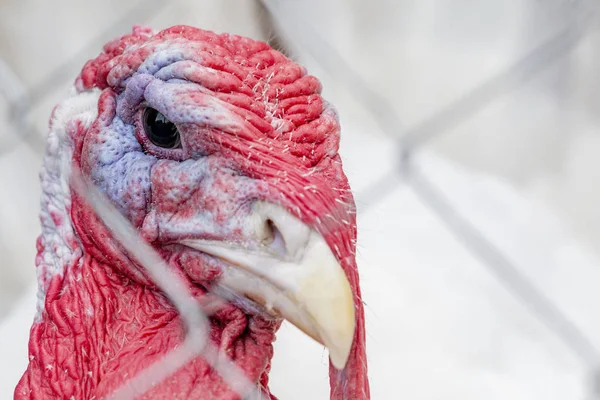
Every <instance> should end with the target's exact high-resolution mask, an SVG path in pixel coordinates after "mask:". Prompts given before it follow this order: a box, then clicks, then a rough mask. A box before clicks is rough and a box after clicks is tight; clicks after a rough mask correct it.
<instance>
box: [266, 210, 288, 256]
mask: <svg viewBox="0 0 600 400" xmlns="http://www.w3.org/2000/svg"><path fill="white" fill-rule="evenodd" d="M265 224H266V228H267V229H266V231H267V232H268V234H267V238H266V240H264V243H265V245H267V246H268V247H269V248H270V249H271V250H273V251H275V253H276V254H278V255H280V256H285V254H286V251H285V241H284V240H283V235H282V234H281V232H280V231H279V229H277V226H276V225H275V223H274V222H273V220H272V219H267V220H266V221H265Z"/></svg>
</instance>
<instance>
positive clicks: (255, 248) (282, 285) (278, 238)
mask: <svg viewBox="0 0 600 400" xmlns="http://www.w3.org/2000/svg"><path fill="white" fill-rule="evenodd" d="M249 222H250V226H251V227H252V231H253V232H252V236H253V240H252V241H251V242H249V243H248V244H239V243H229V242H222V241H215V240H202V239H185V240H183V241H181V244H183V245H186V246H188V247H191V248H194V249H196V250H199V251H202V252H204V253H206V254H210V255H212V256H214V257H217V258H219V259H221V260H222V261H224V262H225V264H226V268H225V270H224V271H223V274H222V276H221V278H220V280H219V284H218V289H219V290H220V294H221V295H223V296H225V297H230V299H231V300H239V299H240V298H241V299H249V300H251V301H252V302H253V303H258V304H259V305H261V306H262V308H263V309H264V310H266V311H267V312H269V313H270V314H272V315H276V316H281V317H283V318H285V319H287V320H288V321H290V322H291V323H292V324H294V325H295V326H296V327H298V328H299V329H300V330H302V331H303V332H304V333H306V334H307V335H308V336H310V337H312V338H313V339H315V340H316V341H318V342H319V343H321V344H323V345H324V346H325V347H327V348H328V349H329V357H330V359H331V363H332V364H333V366H334V367H336V368H337V369H342V368H344V366H345V365H346V361H347V359H348V356H349V354H350V348H351V346H352V342H353V339H354V329H355V316H354V301H353V295H352V290H351V288H350V283H349V282H348V279H347V278H346V274H345V273H344V270H343V269H342V267H341V265H340V263H339V262H338V261H337V259H336V257H335V256H334V254H333V252H332V251H331V249H330V248H329V246H328V245H327V243H326V242H325V239H324V238H323V236H321V235H320V234H319V233H317V232H316V231H315V230H313V229H311V228H310V227H308V226H307V225H305V224H303V223H302V222H301V221H300V220H298V219H297V218H296V217H294V216H292V215H291V214H290V213H288V212H287V211H286V210H284V209H283V208H281V207H279V206H277V205H274V204H271V203H265V202H257V203H256V204H255V206H254V212H253V213H252V215H251V216H250V221H249ZM245 301H247V300H245Z"/></svg>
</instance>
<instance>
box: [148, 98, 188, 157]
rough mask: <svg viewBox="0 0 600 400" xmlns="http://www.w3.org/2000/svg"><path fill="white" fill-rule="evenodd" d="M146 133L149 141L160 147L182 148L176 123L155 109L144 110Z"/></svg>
mask: <svg viewBox="0 0 600 400" xmlns="http://www.w3.org/2000/svg"><path fill="white" fill-rule="evenodd" d="M144 131H146V136H148V139H150V141H151V142H152V143H154V144H155V145H157V146H158V147H162V148H165V149H174V148H178V147H181V138H180V137H179V130H178V129H177V127H176V126H175V124H174V123H172V122H171V121H169V120H168V119H167V117H165V116H164V115H162V114H161V113H160V112H158V111H157V110H155V109H154V108H150V107H148V108H146V109H145V110H144Z"/></svg>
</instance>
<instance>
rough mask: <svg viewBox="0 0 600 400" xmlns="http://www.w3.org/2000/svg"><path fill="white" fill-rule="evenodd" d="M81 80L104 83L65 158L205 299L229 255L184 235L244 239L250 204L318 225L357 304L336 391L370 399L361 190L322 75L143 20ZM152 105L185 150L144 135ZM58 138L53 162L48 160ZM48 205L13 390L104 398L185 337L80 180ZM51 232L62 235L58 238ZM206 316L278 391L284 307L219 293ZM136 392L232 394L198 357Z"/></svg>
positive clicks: (46, 200) (228, 347)
mask: <svg viewBox="0 0 600 400" xmlns="http://www.w3.org/2000/svg"><path fill="white" fill-rule="evenodd" d="M76 88H77V91H78V93H86V92H89V91H92V90H95V91H98V90H99V91H101V92H100V95H99V97H98V101H97V115H95V118H94V119H93V120H92V121H83V120H78V119H77V118H73V119H72V120H70V121H68V123H67V124H66V126H65V128H64V129H65V131H66V134H67V136H68V138H69V140H70V143H71V145H70V146H71V148H72V160H71V161H72V162H73V163H74V164H75V165H77V166H78V167H79V168H80V169H81V171H82V172H83V174H84V175H86V176H88V177H90V178H91V180H92V181H93V182H94V183H95V184H96V185H97V186H98V187H99V188H100V189H101V190H102V191H103V192H104V193H105V194H106V195H107V196H108V198H109V199H110V200H111V202H112V203H113V204H114V205H115V206H116V207H117V208H118V210H119V211H120V212H121V213H122V214H123V215H124V216H126V217H127V219H128V220H129V221H130V222H131V223H132V224H133V226H134V227H136V228H137V229H138V230H139V232H140V233H141V235H142V236H143V237H144V238H145V239H146V240H147V241H148V242H149V243H151V244H152V246H153V247H155V248H156V249H157V250H158V251H159V253H160V254H161V255H162V256H163V257H164V259H165V260H166V261H167V262H168V264H169V266H170V267H171V268H172V269H173V270H174V271H176V272H177V273H178V274H179V275H180V276H181V277H182V278H183V279H184V280H185V281H186V282H188V285H189V287H190V290H192V292H193V293H194V296H195V297H196V298H197V299H198V301H202V299H203V298H205V297H206V296H207V295H208V294H207V291H208V290H209V289H210V288H211V286H212V285H213V283H214V282H218V280H219V277H220V274H221V272H222V268H223V261H221V260H218V259H216V258H214V257H212V256H210V255H207V254H204V253H202V252H199V251H197V250H193V249H190V248H187V247H185V246H182V245H180V244H176V243H175V242H177V241H178V240H180V239H182V238H201V239H213V240H219V241H225V242H231V243H245V242H246V241H248V238H249V237H250V235H251V232H249V225H248V223H247V221H248V217H249V215H250V214H251V213H252V207H253V204H254V203H255V202H256V201H267V202H270V203H274V204H278V205H280V206H282V207H283V208H285V209H286V210H288V211H289V212H290V213H291V214H293V215H294V216H296V217H297V218H299V219H300V220H302V221H303V222H304V223H305V224H307V225H309V226H311V227H312V228H314V229H315V230H317V231H318V232H320V233H321V234H322V235H323V237H324V238H325V239H326V241H327V244H328V245H329V246H330V248H331V249H332V251H333V252H334V254H335V256H336V258H337V259H338V261H339V262H340V264H341V266H342V268H343V269H344V272H345V273H346V276H347V278H348V281H349V282H350V285H351V287H352V291H353V295H354V302H355V312H356V332H355V337H354V342H353V345H352V350H351V353H350V357H349V359H348V363H347V364H346V367H345V368H344V369H343V370H341V371H338V370H336V369H335V368H334V367H333V366H331V367H330V381H331V391H332V392H331V398H332V399H365V398H368V397H369V388H368V381H367V376H366V374H367V370H366V358H365V348H364V344H365V338H364V316H363V309H362V301H361V299H360V291H359V286H358V274H357V269H356V263H355V257H354V253H355V241H356V224H355V217H354V203H353V199H352V196H351V194H350V192H349V186H348V183H347V179H346V177H345V175H344V173H343V171H342V167H341V161H340V158H339V155H338V154H337V149H338V143H339V124H338V122H337V117H336V115H335V112H334V111H333V110H332V109H331V108H330V107H329V106H328V105H327V104H326V103H325V102H324V101H323V99H322V98H321V96H320V95H319V92H320V84H319V82H318V81H317V80H316V79H315V78H314V77H312V76H308V75H306V73H305V71H304V69H303V68H302V67H300V66H298V65H297V64H295V63H293V62H291V61H290V60H288V59H286V58H285V57H284V56H283V55H281V54H280V53H278V52H276V51H274V50H272V49H271V48H270V47H269V46H268V45H266V44H264V43H262V42H255V41H252V40H250V39H246V38H241V37H237V36H230V35H216V34H213V33H211V32H206V31H202V30H198V29H195V28H190V27H174V28H170V29H167V30H165V31H162V32H160V33H158V34H155V35H153V33H152V32H151V31H150V30H148V29H145V28H139V27H136V28H135V29H134V31H133V34H131V35H126V36H124V37H122V38H119V39H117V40H116V41H114V42H111V43H109V44H108V45H106V46H105V49H104V52H103V53H102V54H101V55H100V56H99V57H97V58H96V59H94V60H91V61H90V62H88V64H86V66H85V67H84V68H83V70H82V73H81V75H80V76H79V78H78V80H77V82H76ZM148 106H149V107H153V108H155V109H157V110H158V111H160V112H161V113H163V114H164V115H165V116H166V117H168V119H169V120H170V121H172V122H174V123H175V124H176V125H177V126H178V128H179V131H180V133H181V137H182V142H183V146H182V148H180V149H163V148H159V147H157V146H155V145H153V144H152V143H151V142H150V141H149V140H148V138H147V137H146V135H145V133H144V129H143V126H142V122H141V120H142V115H143V110H144V108H145V107H148ZM55 112H56V113H60V112H61V110H60V106H59V107H58V108H57V111H55ZM51 147H52V146H51V143H50V142H49V150H48V153H47V156H46V157H47V161H46V163H47V165H48V163H49V162H52V159H51V157H56V155H55V154H54V153H52V149H51ZM42 175H44V174H42ZM48 193H53V192H51V191H50V192H48ZM55 203H56V201H55V199H53V195H51V194H50V195H47V196H44V197H43V199H42V209H43V210H50V211H49V212H48V215H50V217H48V218H44V212H43V216H42V224H43V226H44V230H43V232H44V233H42V236H41V237H40V239H39V241H38V254H39V256H38V260H37V265H38V276H39V277H40V291H41V293H42V294H43V303H42V305H41V306H40V309H39V316H38V318H37V319H36V321H35V323H34V325H33V326H32V329H31V338H30V346H29V352H30V355H29V359H30V363H29V366H28V369H27V371H26V372H25V374H24V375H23V378H22V379H21V381H20V382H19V385H18V387H17V388H16V391H15V398H16V399H42V398H43V399H50V398H61V399H62V398H64V399H69V398H74V399H93V398H94V399H101V398H104V397H106V396H109V395H110V394H111V393H112V392H113V391H114V390H115V389H117V388H118V387H119V386H120V385H122V384H123V383H124V382H125V381H126V380H127V379H128V378H130V377H133V376H135V374H136V373H137V372H139V371H141V370H142V369H143V368H145V367H147V366H148V365H150V364H151V363H152V362H154V361H157V360H158V359H160V358H161V357H162V356H164V355H165V354H167V353H168V352H169V351H170V350H172V349H173V348H174V347H176V346H177V345H178V344H180V343H181V342H182V340H183V338H184V337H185V329H184V326H183V323H182V320H181V318H180V316H179V315H178V313H177V312H176V310H175V308H174V307H173V305H171V304H170V302H169V301H168V300H167V299H166V298H165V296H164V295H163V294H162V293H161V292H160V290H158V289H157V288H156V286H155V285H154V284H153V282H152V281H151V280H150V279H149V278H148V277H147V276H146V274H145V272H144V270H143V268H142V267H140V266H139V265H138V264H137V263H136V262H135V260H132V259H130V258H129V257H128V255H127V254H126V252H125V251H124V250H123V249H122V247H121V246H120V245H119V243H118V242H117V241H116V240H114V239H113V238H112V236H111V234H110V232H109V231H108V230H107V228H106V227H105V226H104V225H103V224H102V222H101V221H100V220H99V219H98V217H97V216H96V215H95V213H94V212H93V210H92V209H91V208H90V207H89V206H88V205H87V204H86V203H85V202H84V201H83V200H82V199H81V198H80V197H79V196H78V195H77V194H76V193H74V192H73V191H72V190H70V201H68V202H65V203H66V209H65V210H66V214H65V215H64V216H61V214H60V212H57V211H53V210H54V209H53V208H52V207H53V206H52V205H53V204H55ZM69 226H71V227H72V233H69V232H70V230H69V229H67V228H69ZM50 231H51V232H58V234H57V235H58V236H59V238H60V241H59V243H60V246H59V247H60V250H59V249H58V248H56V246H57V245H56V243H57V241H56V237H55V236H53V237H52V238H50V235H49V234H48V232H50ZM62 246H64V247H62ZM59 253H60V254H61V255H62V256H61V257H60V258H56V259H55V258H53V254H59ZM63 253H65V254H67V256H64V254H63ZM65 260H66V261H65ZM57 263H59V264H60V263H62V264H61V265H58V266H57ZM57 269H58V270H59V272H57V273H55V272H52V271H55V270H57ZM210 320H211V332H210V338H211V341H212V342H213V343H214V344H215V345H216V346H217V347H218V348H219V349H220V350H221V351H222V352H224V353H225V354H227V355H228V356H229V357H230V358H231V359H232V360H233V361H234V362H235V363H236V364H237V365H238V366H239V367H240V368H241V369H242V370H243V371H244V373H245V374H246V375H247V377H248V378H249V379H250V380H251V381H252V382H256V383H257V385H259V387H260V388H261V390H262V391H263V393H264V394H265V395H266V396H267V397H269V396H270V397H271V398H274V396H272V395H271V393H270V391H269V388H268V373H269V369H270V360H271V358H272V355H273V347H272V343H273V341H274V340H275V333H276V331H277V329H278V328H279V326H280V323H281V320H280V319H279V318H277V317H273V316H271V315H269V314H267V313H263V312H260V311H256V310H254V311H253V310H250V309H247V308H245V307H244V306H243V305H240V304H237V303H227V302H225V303H223V304H222V305H221V306H220V308H219V309H218V310H216V311H215V312H214V313H213V314H212V315H211V317H210ZM141 398H144V399H188V398H189V399H235V398H238V397H237V395H236V394H235V393H234V392H233V391H231V389H230V388H229V387H228V386H227V385H226V383H225V382H224V381H223V380H222V379H221V378H220V376H219V375H218V373H216V372H215V371H213V370H211V369H210V367H209V366H208V364H207V363H206V361H204V360H203V359H202V358H201V357H198V358H196V359H194V360H193V361H191V362H189V363H188V364H187V365H185V366H184V367H183V368H181V369H180V370H178V371H177V372H176V373H175V374H174V375H173V376H171V377H170V378H168V379H166V380H165V381H163V382H160V383H158V384H157V385H156V386H155V387H153V388H152V389H151V391H149V392H147V393H145V394H144V395H143V396H142V397H141Z"/></svg>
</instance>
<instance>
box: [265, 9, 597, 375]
mask: <svg viewBox="0 0 600 400" xmlns="http://www.w3.org/2000/svg"><path fill="white" fill-rule="evenodd" d="M262 1H263V3H264V4H265V6H266V8H267V9H268V10H269V11H270V12H271V13H273V14H274V15H275V16H276V17H278V18H279V19H280V25H281V27H287V26H290V25H295V26H302V27H303V28H305V29H306V27H310V26H311V25H310V23H309V22H308V21H305V20H300V18H298V15H297V14H295V15H294V18H290V17H289V15H288V13H287V11H284V8H282V7H281V6H280V4H281V1H278V0H262ZM597 14H598V6H597V4H596V3H595V2H587V3H584V2H581V3H579V7H577V8H576V11H575V16H574V17H573V18H572V21H571V22H570V24H568V25H567V27H566V28H565V29H563V30H561V31H560V32H559V33H558V34H556V35H554V36H552V37H551V38H550V39H549V40H547V41H545V42H544V43H542V45H540V46H538V47H536V48H535V49H534V50H533V51H531V52H529V53H527V54H526V55H525V56H524V57H523V58H521V59H520V60H519V61H517V62H516V63H514V64H513V65H511V66H510V67H509V68H507V69H506V70H505V71H503V72H502V73H500V74H498V75H496V76H495V77H493V78H491V79H490V80H488V81H486V82H484V83H483V84H482V85H480V86H478V87H477V88H476V89H474V90H472V91H471V92H469V93H467V94H466V95H464V96H463V97H461V98H460V99H458V100H457V101H454V102H452V103H450V104H449V105H448V106H446V107H444V108H443V109H442V110H441V111H439V112H438V113H436V114H434V115H433V116H431V117H430V118H427V119H426V120H424V121H423V122H422V123H421V124H417V125H416V126H414V127H412V128H409V129H406V130H404V132H403V134H402V135H401V136H400V137H399V135H398V133H397V132H399V131H400V132H401V128H400V129H398V126H397V127H396V130H395V131H389V130H388V131H387V132H386V133H387V134H388V135H390V136H392V137H394V138H397V140H398V147H399V161H400V168H398V170H397V171H398V174H399V176H400V177H401V178H407V180H406V182H407V183H408V184H409V185H410V187H411V188H412V189H413V191H414V192H415V193H416V194H417V195H418V196H419V198H420V200H421V201H422V203H423V204H424V205H426V206H427V207H428V208H429V209H431V210H432V211H433V212H434V213H435V214H436V215H437V216H438V218H440V220H441V221H442V222H443V223H445V224H446V226H447V227H448V228H449V229H450V230H451V232H452V233H453V234H454V235H455V236H456V237H457V238H458V239H459V240H461V242H463V244H464V245H465V247H466V248H467V249H469V250H470V251H471V252H472V253H473V254H474V255H475V256H476V257H477V258H479V259H480V260H481V261H482V265H484V266H485V267H487V268H488V269H489V270H490V271H491V272H493V274H494V276H496V277H497V279H498V280H499V282H500V283H501V284H502V285H504V286H505V287H506V288H508V289H509V290H510V293H511V294H512V295H514V296H516V297H517V299H519V300H520V301H521V302H522V303H523V304H524V305H525V306H526V307H527V308H528V309H529V310H530V311H532V312H533V315H534V316H535V317H536V318H537V319H538V320H540V321H541V322H542V323H543V324H544V325H545V326H546V327H547V328H548V329H549V330H550V331H552V332H553V333H554V334H555V335H556V336H557V337H559V338H560V339H561V340H562V342H563V343H564V344H565V345H566V346H567V348H569V349H571V350H572V351H573V353H574V354H575V355H576V356H577V357H579V358H580V359H581V360H582V361H583V362H584V363H585V364H586V365H587V366H588V367H590V368H592V369H593V370H594V371H596V370H597V368H598V367H599V366H600V352H599V351H598V349H597V348H596V347H595V345H594V344H593V343H592V341H591V340H590V339H589V337H588V336H587V335H586V334H585V333H584V332H583V331H582V330H581V329H579V328H578V327H577V326H576V325H575V324H574V323H573V321H571V320H570V319H569V318H568V317H567V316H566V314H564V313H563V312H562V311H561V309H560V308H559V307H558V306H557V305H556V304H555V303H554V302H553V300H551V299H550V298H549V297H548V296H546V295H545V294H544V293H543V292H542V291H540V290H539V288H538V287H537V286H536V285H535V284H534V283H533V282H531V281H530V280H529V279H527V278H526V276H525V275H524V274H523V273H521V272H520V270H519V268H518V267H517V266H516V265H514V264H513V263H511V262H510V261H509V257H508V256H506V255H505V254H504V253H503V252H502V251H500V250H499V249H498V247H497V246H495V245H494V244H493V241H492V240H490V239H488V238H486V236H485V235H484V234H483V233H481V232H480V231H479V230H478V229H477V228H476V227H475V226H474V225H472V224H470V223H469V221H468V219H466V218H464V217H463V216H462V215H461V214H460V212H458V210H457V209H456V208H454V207H453V206H452V205H451V204H450V203H449V202H448V201H447V199H446V198H445V197H444V195H443V191H442V190H440V189H439V188H437V187H436V186H435V184H433V183H432V182H430V181H429V180H428V179H427V178H426V176H425V175H424V174H423V173H422V172H420V171H418V170H415V169H414V168H415V167H414V164H413V163H412V159H413V154H414V153H415V151H417V150H419V149H420V148H421V147H422V146H423V145H424V144H425V143H427V142H429V141H430V140H431V139H433V138H434V137H436V136H438V135H441V134H443V133H445V132H448V131H449V130H450V129H451V128H453V127H455V126H457V125H458V124H460V123H462V122H464V121H465V120H467V119H468V118H470V117H472V116H473V115H474V114H476V113H477V112H478V111H479V110H481V109H482V108H483V107H484V106H486V105H488V104H490V103H491V102H492V101H493V100H495V99H497V98H498V97H499V96H501V95H503V94H505V93H507V92H509V91H510V90H514V89H515V88H517V87H518V86H520V85H522V84H524V83H525V82H527V81H528V80H529V79H531V78H533V77H535V76H536V75H537V74H538V73H539V72H541V71H542V70H543V69H545V68H547V67H548V66H549V65H551V64H552V63H553V62H554V61H556V60H557V59H558V58H560V57H561V56H563V55H564V54H566V53H567V52H568V51H570V50H572V49H573V48H574V47H575V45H576V44H577V43H579V42H580V41H581V39H582V38H583V37H584V36H585V34H586V32H588V31H589V29H590V27H596V23H597ZM281 19H283V21H282V20H281ZM282 29H284V31H286V32H287V33H288V34H289V31H287V30H286V28H282ZM308 31H309V32H310V35H309V37H312V45H310V46H307V47H306V50H307V51H308V52H309V53H310V54H313V55H314V54H318V55H319V58H317V61H321V60H323V64H322V65H323V67H324V68H326V69H328V70H329V72H330V73H332V75H333V76H339V75H340V74H339V73H338V71H342V73H341V75H342V76H348V75H349V74H350V75H351V74H352V72H348V71H352V70H351V68H350V67H349V63H348V62H347V61H346V60H344V59H343V58H342V57H340V56H339V53H337V52H329V51H323V50H321V51H319V50H316V49H319V48H321V49H327V50H329V49H330V48H333V46H332V45H331V44H329V42H328V41H327V39H326V38H324V37H322V36H319V35H318V34H316V35H315V32H316V31H315V30H314V29H313V28H311V29H308ZM303 35H304V31H303ZM311 35H312V36H311ZM292 38H293V40H294V41H296V39H297V38H296V36H292ZM297 42H302V39H298V40H297ZM304 43H306V42H304ZM315 48H316V49H315ZM346 82H350V81H346ZM351 82H352V83H351V84H348V88H349V89H351V90H353V93H354V94H357V93H361V92H363V93H368V88H367V89H364V88H362V87H363V86H364V85H365V82H364V81H363V80H356V81H355V80H352V81H351ZM357 87H359V88H361V89H360V90H359V91H358V92H357V91H356V88H357ZM357 100H358V101H359V102H361V105H362V106H363V107H364V108H367V109H369V110H373V109H375V110H377V113H378V114H381V113H384V114H388V113H392V114H393V115H392V116H390V115H384V119H385V120H386V121H401V118H400V117H399V116H398V115H397V114H396V112H395V110H394V109H393V108H391V107H388V106H387V103H386V102H375V103H374V99H373V97H370V96H357ZM375 101H376V100H375ZM376 115H377V114H376ZM397 182H398V176H390V175H389V174H388V175H385V176H383V177H382V178H381V179H380V180H378V181H376V183H375V184H374V185H372V186H371V187H370V188H369V189H367V190H366V191H365V194H364V195H363V196H368V197H366V198H368V199H370V200H366V205H367V207H370V206H373V205H374V203H375V202H376V201H377V199H378V198H380V199H381V198H383V197H384V195H385V194H386V193H389V191H390V188H392V187H396V185H395V183H397ZM378 196H379V197H378ZM359 198H361V196H360V195H359ZM363 201H364V200H363ZM361 211H362V212H364V211H365V209H361Z"/></svg>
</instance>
